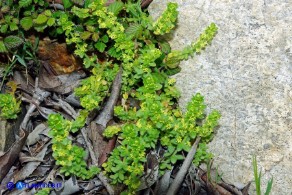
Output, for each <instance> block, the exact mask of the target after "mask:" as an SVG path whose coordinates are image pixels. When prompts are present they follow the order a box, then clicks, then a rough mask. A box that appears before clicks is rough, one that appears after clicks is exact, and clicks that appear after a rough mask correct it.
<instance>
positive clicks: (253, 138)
mask: <svg viewBox="0 0 292 195" xmlns="http://www.w3.org/2000/svg"><path fill="white" fill-rule="evenodd" d="M167 2H170V1H169V0H165V1H159V0H154V1H153V2H152V4H151V5H150V8H149V9H150V13H151V14H152V15H153V18H157V16H159V15H160V14H161V13H162V11H163V10H164V9H165V8H166V4H167ZM172 2H177V3H178V5H179V12H180V14H179V21H178V27H177V29H176V30H175V32H174V33H173V39H172V40H171V41H170V43H171V46H172V48H173V49H182V48H183V47H184V46H185V45H186V44H191V42H192V41H194V40H195V39H196V38H197V37H198V36H199V34H200V32H202V31H203V30H204V29H205V27H207V25H209V24H210V23H211V22H215V23H216V24H217V26H218V28H219V30H218V34H217V35H216V37H215V39H214V40H213V42H212V45H211V46H209V47H208V48H207V49H206V50H205V51H204V52H202V54H201V55H198V56H195V57H194V58H193V59H190V60H187V61H184V62H182V63H181V64H180V66H181V68H182V71H181V72H180V73H179V74H177V75H175V78H176V79H177V87H178V88H179V89H180V90H181V92H182V97H181V99H180V105H181V106H182V107H185V106H186V103H187V102H188V101H189V100H190V99H191V97H192V95H194V94H195V93H197V92H200V93H201V94H203V95H204V96H205V101H206V103H207V105H208V107H209V108H211V109H217V110H219V111H220V112H221V114H222V118H221V120H220V128H218V129H217V131H216V136H215V138H214V139H213V141H212V142H211V143H210V145H209V146H210V150H211V151H212V152H213V153H214V155H215V162H214V164H215V166H218V168H219V170H220V171H221V172H222V173H223V178H224V179H227V181H229V182H232V183H245V184H246V183H247V182H249V181H252V180H253V170H252V163H251V158H252V155H253V154H255V155H256V156H257V159H258V164H259V165H258V166H259V168H260V169H261V170H262V172H263V177H262V182H263V186H262V188H263V191H264V190H265V188H266V184H267V181H268V179H269V178H271V177H272V176H273V177H274V183H273V188H272V194H275V195H287V194H288V195H291V194H292V2H291V1H289V0H264V1H230V0H172ZM251 194H255V193H254V192H251Z"/></svg>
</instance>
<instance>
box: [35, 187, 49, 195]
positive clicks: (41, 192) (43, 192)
mask: <svg viewBox="0 0 292 195" xmlns="http://www.w3.org/2000/svg"><path fill="white" fill-rule="evenodd" d="M50 191H51V189H50V188H42V189H41V190H39V191H37V193H35V195H49V194H50Z"/></svg>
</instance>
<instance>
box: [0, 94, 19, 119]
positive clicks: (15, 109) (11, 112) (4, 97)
mask: <svg viewBox="0 0 292 195" xmlns="http://www.w3.org/2000/svg"><path fill="white" fill-rule="evenodd" d="M20 103H21V101H18V100H17V99H16V98H15V97H14V95H13V94H9V93H7V94H0V110H1V114H0V117H3V118H5V119H16V118H17V114H18V113H19V112H20Z"/></svg>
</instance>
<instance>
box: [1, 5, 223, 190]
mask: <svg viewBox="0 0 292 195" xmlns="http://www.w3.org/2000/svg"><path fill="white" fill-rule="evenodd" d="M62 2H63V6H64V8H65V9H64V10H53V9H50V8H49V5H48V3H47V1H43V0H34V1H31V0H21V1H19V3H18V4H12V3H7V4H5V5H6V6H8V7H7V8H5V9H3V10H1V11H2V12H7V10H13V11H11V12H10V13H11V14H10V15H7V16H6V15H5V17H4V18H3V19H2V20H0V25H1V27H0V33H2V34H4V35H5V36H4V35H3V37H8V36H16V34H18V33H19V32H24V33H26V31H28V30H30V31H34V32H44V31H48V32H50V35H51V36H53V37H59V36H62V37H63V38H64V39H65V40H66V43H67V44H68V45H71V46H72V48H74V54H75V55H76V56H78V57H79V58H81V60H83V64H84V67H85V68H88V69H90V71H91V72H92V75H91V76H90V77H88V78H86V79H84V80H82V82H81V85H80V86H79V87H78V88H76V89H75V91H74V92H75V95H76V96H77V97H79V98H80V102H81V105H82V106H83V107H84V110H83V111H81V112H80V115H79V117H78V118H77V119H75V120H74V121H69V120H65V119H64V118H63V117H62V116H61V115H59V114H57V115H50V116H49V119H48V124H49V127H50V128H51V131H50V134H51V136H52V137H53V157H54V158H55V160H56V164H57V165H61V173H64V174H65V175H66V176H67V175H72V174H74V175H76V176H77V177H79V178H82V179H89V178H91V177H93V176H94V175H95V174H96V173H97V172H98V168H97V167H92V168H90V169H87V165H86V162H85V161H84V157H85V151H84V150H83V149H82V148H81V147H78V146H76V145H73V144H72V140H71V139H69V138H68V136H69V134H70V133H76V132H77V131H78V129H80V128H82V127H83V126H84V124H85V120H86V118H87V116H88V113H89V112H90V111H92V110H93V109H100V107H101V105H102V103H103V102H104V100H105V98H106V97H108V96H109V92H110V87H111V85H112V82H113V80H114V78H115V76H116V74H117V72H118V71H119V70H120V69H122V70H123V72H122V92H121V93H122V94H123V96H122V97H123V98H122V101H121V102H122V105H118V106H116V107H115V110H114V113H115V116H116V117H117V118H118V119H120V121H121V124H119V125H118V126H108V127H107V128H106V130H105V132H104V136H105V137H107V138H110V137H112V136H114V135H118V138H119V140H120V141H121V143H120V145H119V146H118V147H117V148H115V149H114V150H113V152H112V153H111V156H110V157H109V158H108V161H107V162H106V163H104V164H103V168H104V170H105V171H106V173H107V174H108V175H109V177H110V178H111V180H112V182H113V183H114V184H118V183H123V184H125V185H127V186H128V192H129V193H133V192H134V191H135V190H136V189H137V188H138V187H139V185H140V177H141V176H142V175H143V173H144V166H145V162H146V154H147V153H148V151H149V150H151V149H154V148H155V147H156V146H157V144H158V143H160V144H161V145H162V146H163V147H165V148H166V152H165V154H164V157H163V159H162V160H161V162H160V171H161V172H163V171H164V170H166V169H170V168H171V167H172V165H174V164H176V163H177V162H180V161H182V160H183V159H184V155H185V154H186V153H187V152H188V151H189V150H190V147H191V144H192V143H193V141H194V140H195V139H196V137H197V136H200V137H201V138H202V139H201V140H202V141H201V143H200V144H199V147H198V151H197V154H196V156H195V157H194V163H195V164H196V165H197V164H198V163H200V162H201V161H204V160H208V159H210V158H211V154H209V153H208V152H207V147H206V143H207V142H208V141H210V139H211V138H212V132H213V129H214V127H215V126H217V124H218V119H219V118H220V114H219V113H218V112H217V111H212V112H211V113H210V114H209V115H206V114H205V109H206V105H205V104H204V98H203V96H202V95H200V94H196V95H195V96H194V97H193V98H192V100H191V101H190V103H189V104H188V106H187V111H186V113H184V114H183V113H182V111H181V110H180V109H179V108H177V101H178V98H179V97H180V93H179V91H178V90H177V89H176V88H175V86H174V84H175V80H174V79H171V78H169V77H168V76H169V75H171V74H174V73H176V72H177V71H179V67H178V64H179V62H180V61H182V60H186V59H187V58H188V57H190V56H192V55H193V54H194V53H200V52H201V50H203V49H204V48H205V47H206V46H207V45H208V44H210V42H211V41H212V39H213V37H214V36H215V34H216V32H217V27H216V25H215V24H213V23H212V24H211V25H210V26H208V27H207V28H206V30H205V31H204V32H203V33H202V34H201V35H200V37H199V38H198V40H197V41H196V42H194V43H193V44H191V45H190V46H187V47H185V48H184V49H183V50H182V51H171V48H170V45H169V44H168V43H167V41H166V40H164V39H163V37H162V36H160V35H164V34H166V33H169V32H171V30H172V29H174V27H175V24H176V21H177V15H178V11H177V4H176V3H169V4H168V5H167V9H166V10H165V11H164V12H163V14H162V15H161V17H159V18H158V20H157V21H155V22H153V20H152V18H151V17H150V16H149V15H148V14H147V12H144V11H143V10H142V9H141V7H140V1H127V2H125V3H122V2H121V1H116V2H115V3H113V4H111V5H110V6H108V7H106V6H105V3H106V1H105V0H99V1H84V2H83V1H81V0H74V1H73V0H72V1H70V0H63V1H62ZM2 34H0V35H1V36H2ZM1 40H2V39H1ZM1 40H0V51H3V52H7V51H8V49H7V46H6V45H5V41H2V42H1ZM15 45H17V44H15ZM23 45H24V47H25V46H26V43H24V44H23ZM18 49H19V47H18ZM19 51H20V52H19ZM19 51H18V52H17V53H13V55H14V59H15V60H14V61H13V63H14V64H15V63H16V62H19V63H20V64H22V65H24V66H26V60H27V59H29V58H27V57H28V56H27V55H26V54H25V53H24V52H23V51H24V50H23V49H22V50H21V49H20V50H19ZM32 51H35V50H32ZM30 53H31V54H32V55H29V56H31V58H32V59H34V58H35V57H36V56H35V55H34V52H30ZM13 63H11V64H13ZM132 101H134V102H137V105H135V106H133V105H132Z"/></svg>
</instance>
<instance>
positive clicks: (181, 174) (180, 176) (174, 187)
mask: <svg viewBox="0 0 292 195" xmlns="http://www.w3.org/2000/svg"><path fill="white" fill-rule="evenodd" d="M200 140H201V138H200V137H198V138H197V139H196V141H195V143H194V144H193V146H192V148H191V150H190V151H189V153H188V155H187V157H186V159H185V160H184V162H183V164H182V166H181V168H180V170H179V171H178V173H177V175H176V177H175V179H174V180H173V182H172V184H171V185H170V187H169V189H168V191H167V193H166V194H167V195H175V194H177V192H178V190H179V188H180V186H181V184H182V182H183V180H184V178H185V176H186V174H187V172H188V170H189V168H190V166H191V164H192V161H193V159H194V156H195V154H196V151H197V147H198V144H199V142H200Z"/></svg>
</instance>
